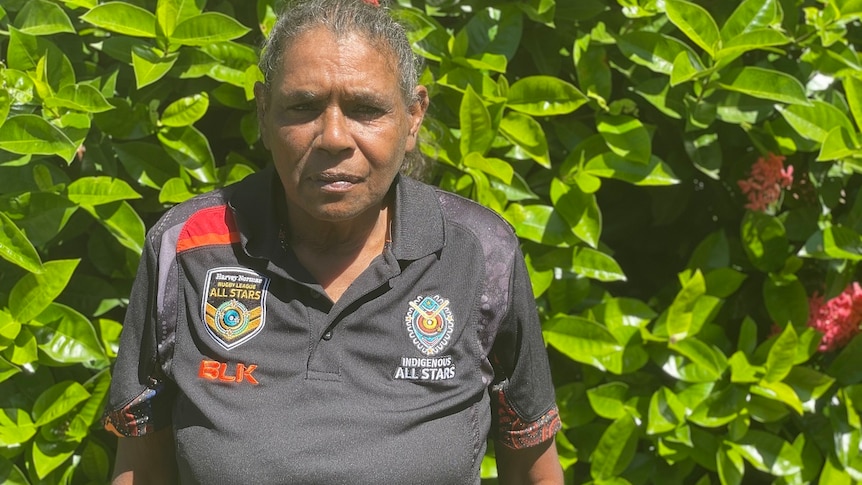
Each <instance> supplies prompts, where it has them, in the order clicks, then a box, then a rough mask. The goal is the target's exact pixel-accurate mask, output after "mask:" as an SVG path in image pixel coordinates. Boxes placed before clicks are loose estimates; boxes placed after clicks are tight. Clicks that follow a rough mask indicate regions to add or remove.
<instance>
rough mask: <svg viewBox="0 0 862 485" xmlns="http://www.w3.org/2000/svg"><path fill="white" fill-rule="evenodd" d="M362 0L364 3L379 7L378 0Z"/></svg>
mask: <svg viewBox="0 0 862 485" xmlns="http://www.w3.org/2000/svg"><path fill="white" fill-rule="evenodd" d="M362 1H363V2H365V3H367V4H368V5H374V6H375V7H379V6H380V1H379V0H362Z"/></svg>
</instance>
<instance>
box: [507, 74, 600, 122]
mask: <svg viewBox="0 0 862 485" xmlns="http://www.w3.org/2000/svg"><path fill="white" fill-rule="evenodd" d="M586 102H587V97H586V96H584V94H583V93H581V92H580V91H578V88H576V87H575V86H573V85H572V84H570V83H567V82H566V81H563V80H562V79H559V78H556V77H552V76H527V77H524V78H521V79H519V80H517V81H515V83H514V84H512V86H511V87H510V88H509V94H508V102H507V104H506V106H507V107H509V108H511V109H513V110H515V111H520V112H521V113H525V114H528V115H532V116H554V115H562V114H567V113H571V112H572V111H575V110H576V109H578V108H579V107H581V106H582V105H583V104H584V103H586Z"/></svg>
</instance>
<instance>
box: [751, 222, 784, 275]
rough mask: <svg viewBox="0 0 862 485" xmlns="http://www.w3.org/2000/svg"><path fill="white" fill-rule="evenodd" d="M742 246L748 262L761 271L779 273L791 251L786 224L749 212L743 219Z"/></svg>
mask: <svg viewBox="0 0 862 485" xmlns="http://www.w3.org/2000/svg"><path fill="white" fill-rule="evenodd" d="M742 244H743V248H744V249H745V253H746V254H747V255H748V260H749V261H751V263H752V264H753V265H754V266H755V267H756V268H757V269H760V270H761V271H778V270H780V269H781V268H782V267H783V266H784V261H785V259H786V258H787V256H788V253H789V251H790V244H789V242H788V240H787V232H786V230H785V229H784V224H782V223H781V221H780V220H778V219H777V218H775V217H772V216H770V215H767V214H762V213H760V212H753V211H748V212H746V214H745V216H744V217H743V218H742Z"/></svg>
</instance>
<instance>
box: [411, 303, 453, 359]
mask: <svg viewBox="0 0 862 485" xmlns="http://www.w3.org/2000/svg"><path fill="white" fill-rule="evenodd" d="M404 324H405V325H406V326H407V333H408V335H410V339H411V340H412V341H413V344H414V345H416V348H418V349H419V351H420V352H422V353H423V354H425V355H428V356H433V355H437V354H439V353H440V352H442V351H443V350H444V349H445V348H446V346H447V345H448V344H449V339H450V338H452V329H453V328H454V327H455V319H454V318H453V317H452V310H450V309H449V300H447V299H445V298H441V297H440V295H434V296H418V297H417V298H416V299H415V300H413V301H411V302H410V308H409V309H408V310H407V314H406V315H405V316H404Z"/></svg>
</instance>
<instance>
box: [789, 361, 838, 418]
mask: <svg viewBox="0 0 862 485" xmlns="http://www.w3.org/2000/svg"><path fill="white" fill-rule="evenodd" d="M834 382H835V379H833V378H831V377H829V376H827V375H826V374H821V373H820V372H817V371H816V370H814V369H810V368H808V367H804V366H795V367H793V368H792V369H790V373H789V374H787V377H785V378H784V383H785V384H787V385H788V386H790V387H791V388H792V389H793V392H794V393H796V395H797V396H798V397H799V400H800V401H801V402H802V408H803V409H804V410H805V411H807V412H810V413H814V412H816V411H817V407H816V406H817V400H818V399H820V397H821V396H823V395H824V394H825V393H826V391H828V390H829V388H831V387H832V384H833V383H834Z"/></svg>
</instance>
